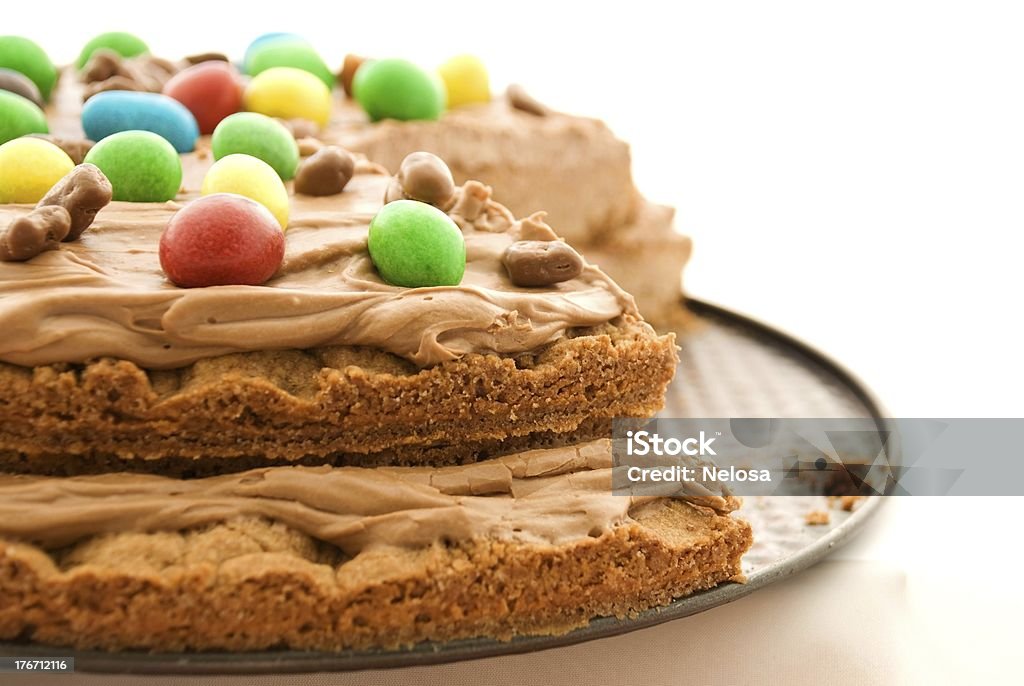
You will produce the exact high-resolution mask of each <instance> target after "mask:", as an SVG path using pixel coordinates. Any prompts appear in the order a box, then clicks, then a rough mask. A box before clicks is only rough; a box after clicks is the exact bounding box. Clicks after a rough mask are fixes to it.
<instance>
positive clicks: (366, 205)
mask: <svg viewBox="0 0 1024 686" xmlns="http://www.w3.org/2000/svg"><path fill="white" fill-rule="evenodd" d="M184 162H185V171H186V173H185V189H184V190H183V192H182V193H181V194H180V195H179V196H178V198H177V199H176V200H175V201H172V202H168V203H125V202H114V203H111V204H110V205H108V206H107V207H105V208H104V209H102V210H101V211H100V212H99V214H98V215H97V217H96V220H95V222H94V223H93V225H92V227H91V228H90V229H89V230H88V231H87V232H86V233H85V234H84V235H83V236H82V237H81V239H80V240H78V241H75V242H73V243H65V244H62V245H61V247H60V249H59V250H54V251H50V252H46V253H43V254H40V255H38V256H37V257H35V258H33V259H31V260H29V261H27V262H22V263H15V262H0V331H3V335H2V336H0V361H4V362H9V363H13V364H18V365H26V366H31V365H42V364H50V363H57V362H83V361H86V360H89V359H93V358H97V357H104V356H109V357H116V358H120V359H127V360H131V361H133V362H135V363H137V364H139V365H141V366H144V367H147V368H154V369H159V368H173V367H180V366H184V365H187V364H190V363H192V362H194V361H196V360H198V359H201V358H206V357H213V356H217V355H222V354H226V353H234V352H244V351H251V350H271V349H287V348H301V349H307V348H314V347H319V346H327V345H361V346H368V347H372V348H376V349H380V350H385V351H388V352H391V353H394V354H396V355H399V356H401V357H403V358H406V359H408V360H410V361H412V362H413V363H415V364H417V365H419V366H430V365H434V364H437V363H440V362H443V361H445V360H452V359H456V358H458V357H460V356H461V355H464V354H466V353H470V352H482V353H499V354H516V353H521V352H525V351H529V350H532V349H535V348H537V347H539V346H542V345H544V344H546V343H550V342H552V341H555V340H557V339H559V338H562V337H564V336H566V334H567V333H568V332H569V331H570V330H571V329H573V328H575V327H588V326H595V325H600V324H603V323H606V322H609V321H613V320H616V319H617V318H619V317H621V316H637V314H636V306H635V303H634V302H633V298H632V297H631V296H629V295H628V294H626V293H625V292H624V291H623V290H622V289H621V288H619V287H618V286H617V285H616V284H615V283H614V282H613V281H611V279H609V278H608V276H607V275H605V274H604V273H603V272H601V271H600V270H599V269H598V268H597V267H595V266H592V265H588V266H587V267H586V268H585V269H584V271H583V273H582V274H581V275H580V276H579V277H577V278H575V279H572V280H571V281H567V282H564V283H560V284H557V285H556V286H552V287H548V288H543V289H538V288H516V287H515V286H513V285H512V283H511V281H510V280H509V279H508V275H507V274H506V272H505V270H504V268H503V266H502V264H501V255H502V253H503V251H504V250H505V248H506V247H507V246H508V245H509V244H510V243H511V242H513V241H515V240H517V239H518V237H519V235H520V232H521V230H522V226H523V222H517V221H516V220H515V219H514V218H513V217H512V216H511V214H509V212H508V211H507V210H506V209H505V208H504V207H502V206H500V205H498V204H496V203H494V202H492V201H491V200H490V199H489V197H487V194H486V193H485V192H484V190H483V187H482V186H480V184H471V183H470V184H467V185H466V186H464V187H463V188H462V189H460V190H459V191H458V193H459V199H458V201H457V202H456V204H455V206H454V207H453V208H452V210H451V214H452V216H453V218H454V219H455V220H456V222H457V223H458V224H459V225H460V227H461V228H462V230H463V234H464V236H465V239H466V251H467V266H466V275H465V277H464V279H463V281H462V284H461V285H459V286H453V287H438V288H416V289H408V288H400V287H396V286H391V285H389V284H387V283H385V282H384V281H383V280H382V279H381V278H380V276H379V275H378V274H377V271H376V269H375V268H374V266H373V263H372V261H371V260H370V257H369V253H368V252H367V247H366V241H367V231H368V228H369V222H370V220H371V219H372V218H373V216H374V214H375V213H376V212H377V210H378V209H379V208H380V206H381V202H382V198H383V197H384V193H385V189H386V187H387V184H388V181H389V178H388V177H387V176H386V175H384V174H383V173H381V171H380V170H379V168H376V167H374V166H373V165H370V164H368V163H365V162H363V163H360V165H359V166H358V168H357V173H356V174H355V176H354V177H353V179H352V181H351V182H350V183H349V185H348V186H347V187H346V189H345V191H344V192H342V193H341V194H339V195H335V196H329V197H323V198H314V197H309V196H302V195H298V196H293V197H292V208H291V222H290V224H289V229H288V232H287V235H286V249H285V259H284V263H283V264H282V266H281V268H280V270H279V271H278V273H277V274H276V275H275V276H274V277H273V278H272V279H271V280H270V281H269V282H267V283H266V284H265V285H264V286H217V287H210V288H194V289H184V288H178V287H177V286H175V285H173V284H172V283H170V282H169V281H168V280H167V279H166V277H165V276H164V274H163V273H162V271H161V269H160V263H159V259H158V256H157V248H158V244H159V239H160V234H161V232H162V231H163V229H164V227H165V226H166V225H167V222H168V221H169V219H170V218H171V216H173V214H174V212H175V211H177V210H178V209H180V207H182V206H183V204H185V203H187V202H189V201H191V200H192V199H194V198H195V197H197V192H196V191H197V189H198V188H199V186H200V185H201V180H202V177H203V174H204V173H205V170H206V169H207V168H208V166H209V165H210V163H211V162H212V160H210V159H209V158H208V157H204V156H201V155H196V154H192V155H188V156H185V158H184ZM29 209H30V208H29V207H28V206H11V205H8V206H3V207H0V222H4V221H9V220H10V219H11V218H12V217H13V216H15V215H18V214H21V213H27V212H28V210H29ZM526 221H527V223H529V220H526Z"/></svg>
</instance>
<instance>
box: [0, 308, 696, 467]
mask: <svg viewBox="0 0 1024 686" xmlns="http://www.w3.org/2000/svg"><path fill="white" fill-rule="evenodd" d="M675 364H676V347H675V343H674V337H673V336H671V335H667V336H658V335H657V334H655V333H654V332H653V331H652V330H651V328H650V327H649V326H647V325H646V324H644V323H642V322H638V321H635V320H631V319H629V318H626V320H625V321H623V322H622V323H620V324H618V325H606V326H603V327H597V328H593V329H587V330H584V331H578V332H575V335H574V337H572V338H568V339H564V340H561V341H558V342H556V343H553V344H551V345H549V346H546V347H545V348H543V349H541V350H539V351H537V352H536V353H535V354H527V355H520V356H517V357H515V358H512V357H500V356H497V355H477V354H471V355H466V356H464V357H463V358H462V359H459V360H455V361H451V362H445V363H443V364H440V365H437V366H435V367H432V368H430V369H424V370H419V369H417V368H415V367H414V366H413V365H411V364H410V363H408V362H406V361H404V360H402V359H400V358H398V357H396V356H394V355H390V354H387V353H383V352H381V351H374V350H367V349H360V348H351V347H333V348H320V349H313V350H308V351H299V350H286V351H268V352H254V353H240V354H236V355H226V356H222V357H217V358H211V359H206V360H200V361H199V362H196V363H195V364H193V365H191V366H189V367H185V368H183V369H177V370H161V371H146V370H144V369H141V368H140V367H138V366H137V365H135V364H133V363H131V362H127V361H124V360H112V359H103V360H99V361H97V362H93V363H91V364H87V365H51V366H43V367H35V368H27V367H19V366H15V365H10V364H3V365H0V470H3V471H9V472H22V473H24V472H27V473H50V474H78V473H93V472H97V471H108V470H109V469H111V468H112V467H116V468H127V469H133V470H134V469H141V470H145V471H152V472H156V473H166V474H176V475H177V474H183V475H198V474H212V473H218V472H223V471H238V470H241V469H247V468H251V467H255V466H262V465H273V464H282V463H295V462H302V463H306V464H336V465H345V464H354V465H362V466H374V465H377V464H392V465H421V464H428V465H444V464H455V463H461V462H467V461H473V460H476V459H481V458H486V457H490V456H493V455H497V454H505V453H508V452H513V451H515V450H523V449H529V448H535V447H550V446H552V445H558V444H564V443H567V442H570V441H579V440H586V439H589V438H595V437H598V436H599V435H601V434H605V435H607V431H608V427H609V424H610V420H611V418H613V417H645V416H650V415H651V414H653V413H655V412H657V411H658V410H659V409H660V408H661V407H662V404H663V402H664V394H665V388H666V386H667V385H668V382H669V381H670V380H671V378H672V375H673V373H674V371H675Z"/></svg>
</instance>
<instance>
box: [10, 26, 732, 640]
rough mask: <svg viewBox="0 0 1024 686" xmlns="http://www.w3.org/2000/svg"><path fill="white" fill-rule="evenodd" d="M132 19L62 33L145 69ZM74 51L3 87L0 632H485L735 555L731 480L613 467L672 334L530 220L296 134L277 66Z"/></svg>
mask: <svg viewBox="0 0 1024 686" xmlns="http://www.w3.org/2000/svg"><path fill="white" fill-rule="evenodd" d="M132 39H134V37H132V36H127V35H125V34H108V35H104V36H101V37H99V38H98V39H96V40H94V41H92V42H91V43H90V44H89V46H87V47H90V48H91V50H92V52H95V51H97V50H102V49H104V48H106V49H108V50H109V51H110V52H112V53H114V54H116V55H117V57H116V58H111V57H110V54H109V53H106V57H102V56H103V55H104V54H105V53H102V52H101V53H100V55H101V57H102V59H112V60H113V62H114V63H117V64H122V63H123V62H125V61H127V60H135V61H134V62H132V64H133V65H136V66H138V65H139V64H149V65H152V64H157V66H156V67H152V66H149V67H145V68H146V69H151V68H155V69H158V70H159V71H164V70H163V68H162V64H163V63H162V62H160V63H154V62H152V60H148V59H147V58H146V57H145V50H140V49H138V42H136V41H137V39H135V40H132ZM4 40H5V39H0V58H2V57H3V55H4V54H5V53H4ZM92 52H88V51H86V52H85V53H84V54H83V59H82V60H81V67H82V72H80V73H74V72H69V73H67V74H65V76H64V78H63V79H62V82H61V85H60V86H59V88H58V89H57V92H56V94H55V95H54V94H51V93H49V92H48V93H46V96H45V97H42V88H41V87H39V86H38V84H37V88H40V95H41V99H42V100H44V101H45V100H47V99H48V100H49V103H50V104H49V105H48V106H47V108H46V109H45V113H46V117H45V119H44V124H45V126H40V125H38V124H34V123H33V122H34V121H36V120H35V119H32V117H30V116H29V115H32V116H34V113H35V111H34V110H31V109H28V108H26V107H25V106H24V103H21V102H20V101H19V102H16V109H12V110H10V111H7V112H0V114H5V115H9V114H10V113H11V112H15V114H16V115H17V116H8V117H7V118H6V119H4V118H0V121H4V122H5V123H4V126H5V127H6V129H5V130H4V141H5V142H4V143H3V145H0V330H2V331H3V332H4V334H3V336H2V337H0V472H2V473H0V639H3V640H8V641H11V640H20V641H34V642H41V643H47V644H53V645H61V646H74V647H80V648H86V647H89V648H102V649H108V650H121V649H149V650H162V651H183V650H218V649H220V650H259V649H267V648H281V647H289V648H297V649H324V650H335V649H341V648H371V647H396V646H406V645H410V644H413V643H416V642H419V641H424V640H435V641H437V640H449V639H453V638H461V637H471V636H490V637H497V638H502V639H507V638H510V637H512V636H514V635H516V634H521V633H560V632H565V631H568V630H570V629H572V628H574V627H578V626H581V625H583V624H585V623H587V622H588V621H589V620H590V619H591V618H593V617H596V616H602V615H619V616H623V615H629V614H632V613H636V612H639V611H642V610H644V609H647V608H650V607H655V606H658V605H663V604H665V603H668V602H670V601H671V600H672V599H674V598H678V597H680V596H683V595H686V594H689V593H692V592H695V591H698V590H702V589H706V588H710V587H712V586H714V585H716V584H719V583H723V582H726V581H730V580H734V581H739V580H741V574H740V558H741V556H742V555H743V553H744V552H745V551H746V550H747V549H748V548H749V546H750V544H751V534H750V527H749V525H747V524H746V523H745V522H743V521H742V520H740V519H737V518H734V516H732V513H733V512H734V511H735V510H736V509H737V508H738V507H739V501H738V500H737V499H735V498H732V497H729V496H728V495H722V496H703V497H688V498H677V499H671V498H656V497H650V496H643V495H617V494H614V493H613V491H612V487H611V473H612V455H611V446H610V441H609V440H608V436H609V427H610V422H611V419H612V418H613V417H626V418H629V417H635V418H638V419H639V418H643V417H647V416H650V415H651V414H653V413H654V412H656V411H657V410H658V409H659V408H660V407H661V405H662V402H663V398H664V393H665V389H666V386H667V384H668V382H669V380H670V379H671V378H672V375H673V373H674V370H675V364H676V347H675V342H674V338H673V336H672V335H671V334H668V335H661V334H658V333H656V332H655V331H654V329H652V327H651V326H650V325H649V324H648V323H647V322H646V321H645V320H644V318H643V316H642V314H641V311H640V310H638V308H637V304H636V302H635V300H634V298H633V297H632V296H631V295H630V294H629V293H627V292H626V291H625V290H623V289H622V288H621V287H620V286H619V285H618V284H617V283H616V282H615V281H614V280H613V279H612V278H610V277H609V276H608V275H607V274H606V273H605V272H604V271H603V270H602V269H600V268H599V267H598V266H597V265H595V264H593V263H591V262H590V261H589V260H588V259H586V258H585V257H584V256H581V255H580V254H579V253H578V252H577V251H576V250H574V249H573V247H571V244H572V241H568V242H566V241H565V240H563V239H562V238H560V237H559V233H558V230H557V228H553V227H552V226H551V225H549V224H548V223H547V221H546V218H545V215H543V214H542V213H535V214H531V215H527V216H517V215H516V214H515V213H513V212H512V211H510V210H509V209H507V208H506V207H505V206H503V205H502V204H499V202H497V201H496V200H495V198H493V197H492V194H493V192H492V188H491V187H490V186H488V185H486V183H485V182H486V181H487V179H486V178H485V179H482V180H472V179H468V180H465V181H463V182H461V183H457V182H456V181H455V179H454V178H453V174H452V171H451V170H450V169H449V168H448V166H447V165H445V163H444V161H442V160H441V159H440V158H438V157H437V156H435V155H433V154H430V153H428V152H425V151H414V152H413V153H412V154H409V155H406V156H405V157H403V159H401V160H399V161H398V164H397V168H396V169H395V170H394V171H395V172H396V173H395V175H394V176H392V175H391V174H389V173H387V170H386V169H385V168H384V167H382V166H381V165H379V164H377V163H375V162H373V161H370V160H368V159H367V158H366V157H365V156H361V155H359V154H353V153H351V152H350V151H348V150H346V149H344V148H342V147H338V146H335V145H329V144H325V141H324V140H323V139H316V140H317V142H316V143H315V144H314V143H309V142H307V143H306V144H304V145H300V143H299V142H297V141H296V140H295V138H294V135H293V134H294V133H295V129H296V127H298V126H300V124H299V123H298V120H302V121H307V120H314V121H315V120H316V119H317V118H318V117H320V116H321V114H322V107H321V106H322V105H323V103H324V100H323V93H324V92H326V86H322V87H321V86H317V85H315V82H314V81H311V80H310V79H308V78H306V77H305V76H302V75H298V74H296V73H295V72H296V71H299V70H295V69H290V68H284V71H280V70H278V71H274V70H273V69H271V70H268V74H269V76H267V77H266V78H263V79H260V78H259V77H255V78H253V79H252V81H251V82H250V83H249V85H248V86H246V88H245V92H244V94H242V93H240V92H238V91H237V86H235V85H232V84H235V83H236V82H235V81H234V80H232V79H233V78H234V76H233V75H232V74H231V68H230V67H228V66H227V65H221V66H213V67H207V68H203V69H199V70H197V71H195V72H187V70H186V71H185V72H180V73H178V74H175V75H174V76H173V78H171V77H170V75H169V78H168V79H166V80H165V82H164V88H165V90H167V89H170V91H173V92H175V93H176V95H177V98H170V97H168V96H165V95H157V94H155V93H152V92H149V91H152V90H153V89H152V88H143V87H139V88H133V89H131V90H122V89H118V88H116V87H111V88H102V87H94V88H91V89H89V90H90V91H94V92H90V93H86V95H88V96H89V97H88V102H87V104H86V107H85V108H84V109H82V108H81V102H82V96H83V92H82V88H83V86H82V84H81V82H80V80H81V79H80V74H81V73H87V74H88V73H92V72H91V71H90V65H93V66H95V64H96V62H95V59H94V57H95V56H94V55H93V54H92ZM140 59H141V61H140ZM2 62H3V60H2V59H0V63H2ZM35 66H36V67H38V66H39V65H38V64H36V65H35ZM44 66H45V65H44ZM199 66H201V65H199ZM139 68H142V67H139ZM129 71H130V70H129ZM44 72H45V70H43V72H41V71H40V70H39V69H35V70H33V71H32V74H33V75H36V76H38V74H39V73H44ZM186 72H187V73H186ZM304 73H306V74H309V73H311V72H304ZM196 74H199V76H198V77H197V76H195V75H196ZM182 75H184V76H182ZM117 76H118V74H116V73H115V74H112V75H110V76H108V77H107V78H115V77H117ZM327 76H330V75H327ZM26 78H28V75H26ZM126 78H127V77H126ZM174 79H178V81H177V82H175V81H174ZM225 79H226V80H225ZM28 80H30V81H31V79H28ZM86 80H87V81H88V78H87V79H86ZM182 81H184V84H182ZM33 83H35V82H34V81H33ZM119 83H120V85H122V86H124V85H125V84H124V82H123V81H122V82H119ZM175 84H176V85H175ZM225 84H227V85H225ZM44 85H45V83H44ZM115 85H116V84H115ZM175 89H177V90H175ZM243 95H244V97H243ZM192 96H201V97H192ZM16 97H18V98H21V99H22V100H25V102H30V101H29V99H27V98H24V96H21V95H19V96H16ZM179 98H180V99H179ZM327 102H330V95H329V92H328V101H327ZM186 105H187V106H186ZM5 106H6V104H5V102H4V101H0V108H2V107H5ZM12 107H15V106H12ZM32 107H36V105H32ZM211 107H213V108H215V109H217V108H219V119H217V121H216V122H215V126H214V127H213V132H212V136H210V137H208V136H206V135H202V133H201V131H202V129H204V128H205V125H204V123H203V122H205V121H208V119H209V117H210V116H211V109H210V108H211ZM242 107H248V109H249V110H251V111H248V112H236V110H238V109H241V108H242ZM296 108H297V109H296ZM328 109H329V108H328ZM252 110H256V111H252ZM258 110H267V111H266V112H265V113H264V112H260V111H258ZM43 111H44V110H41V109H40V110H39V112H40V113H42V112H43ZM25 113H28V114H25ZM215 114H216V113H215ZM271 114H273V115H275V116H280V117H281V118H282V119H285V120H289V121H291V124H290V125H289V127H290V129H289V128H286V126H285V125H284V124H282V123H281V122H279V121H277V120H275V119H274V118H272V117H271V116H269V115H271ZM288 115H296V116H288ZM18 117H22V119H18ZM25 117H28V118H25ZM322 121H323V122H324V125H326V124H327V122H328V119H324V120H322ZM9 122H15V124H14V125H12V124H10V123H9ZM18 127H21V129H24V128H28V129H34V130H27V131H26V130H17V129H18ZM40 129H43V130H40ZM46 129H49V130H48V131H47V130H46ZM83 129H84V130H83ZM12 131H13V132H14V133H16V134H17V136H12V135H10V134H11V132H12ZM84 133H88V134H89V135H90V137H91V138H93V139H96V140H97V142H96V143H95V145H93V144H92V141H88V140H85V139H84V138H83V134H84ZM25 134H28V135H25ZM54 134H57V135H54ZM300 138H305V137H303V136H300ZM8 139H9V140H8ZM327 142H329V141H327ZM300 150H301V152H303V153H307V154H305V155H303V156H302V157H301V160H300ZM83 151H87V152H85V153H84V156H80V155H77V153H79V152H83ZM76 156H79V157H82V159H75V158H74V157H76ZM538 210H542V208H538Z"/></svg>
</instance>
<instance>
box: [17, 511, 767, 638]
mask: <svg viewBox="0 0 1024 686" xmlns="http://www.w3.org/2000/svg"><path fill="white" fill-rule="evenodd" d="M750 544H751V534H750V526H749V525H748V524H747V523H746V522H743V521H742V520H737V519H734V518H732V517H729V516H724V515H719V514H716V513H714V512H712V511H710V510H706V509H704V508H700V507H696V506H693V505H690V504H688V503H686V502H682V501H672V500H661V501H656V502H654V503H650V504H647V505H643V506H641V507H639V508H637V509H636V511H634V512H632V513H631V518H630V519H629V520H628V521H627V522H624V523H623V524H621V525H620V526H618V527H616V528H614V529H612V530H610V531H608V532H606V533H604V534H602V535H601V536H599V537H596V538H586V539H584V540H581V541H575V542H571V543H566V544H564V545H536V544H528V543H522V542H514V541H501V540H490V539H477V540H471V541H462V542H449V543H448V544H444V543H439V544H436V545H433V546H430V547H428V548H424V549H419V550H405V549H393V548H381V549H374V550H367V551H364V552H362V553H360V554H359V555H357V556H356V557H354V558H345V557H344V556H343V555H341V553H340V552H339V551H337V549H334V548H331V547H329V546H324V545H323V544H319V543H317V542H316V541H314V540H312V539H310V538H308V537H306V536H304V535H302V534H299V533H298V532H295V531H293V530H291V529H288V528H286V527H283V526H282V525H279V524H272V523H269V522H267V521H266V520H260V519H236V520H232V521H230V522H225V523H223V524H218V525H215V526H211V527H208V528H205V529H202V530H198V531H193V532H184V533H154V534H113V535H107V536H100V537H96V538H92V539H89V540H86V541H84V542H82V543H80V544H78V545H75V546H72V547H70V548H67V549H63V550H61V551H59V552H52V551H51V552H47V551H43V550H41V549H39V548H37V547H35V546H32V545H28V544H23V543H17V542H13V541H4V540H0V638H2V639H4V640H14V639H25V640H33V641H37V642H42V643H48V644H53V645H66V646H74V647H76V648H80V649H86V648H99V649H104V650H122V649H148V650H164V651H181V650H232V651H240V650H261V649H267V648H280V647H288V648H293V649H320V650H339V649H345V648H371V647H384V648H393V647H398V646H403V645H410V644H413V643H416V642H419V641H423V640H438V641H441V640H452V639H458V638H468V637H472V636H492V637H497V638H500V639H510V638H512V637H513V636H514V635H516V634H560V633H565V632H567V631H570V630H571V629H573V628H576V627H579V626H582V625H585V624H586V623H587V622H588V621H589V620H590V619H591V618H593V617H596V616H602V615H616V616H628V615H632V614H635V613H637V612H640V611H643V610H645V609H647V608H650V607H654V606H658V605H664V604H666V603H668V602H671V601H672V600H673V599H674V598H678V597H681V596H684V595H687V594H690V593H693V592H695V591H699V590H702V589H706V588H710V587H712V586H715V585H717V584H719V583H723V582H725V581H729V580H741V579H742V577H741V571H740V556H741V555H742V554H743V553H744V552H745V551H746V550H747V548H749V547H750Z"/></svg>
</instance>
